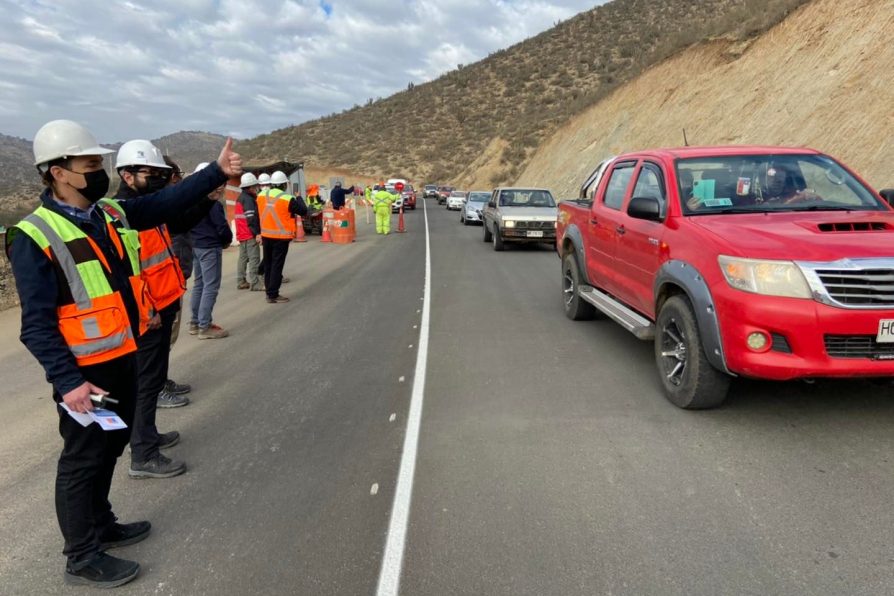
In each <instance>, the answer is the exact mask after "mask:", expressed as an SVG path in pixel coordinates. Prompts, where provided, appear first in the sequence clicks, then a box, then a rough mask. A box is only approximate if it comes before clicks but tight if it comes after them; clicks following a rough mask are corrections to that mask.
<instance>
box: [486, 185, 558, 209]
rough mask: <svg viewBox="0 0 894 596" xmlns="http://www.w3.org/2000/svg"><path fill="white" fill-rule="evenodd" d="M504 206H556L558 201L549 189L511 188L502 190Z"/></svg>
mask: <svg viewBox="0 0 894 596" xmlns="http://www.w3.org/2000/svg"><path fill="white" fill-rule="evenodd" d="M500 205H501V206H503V207H555V206H556V202H555V201H554V200H553V196H552V195H551V194H549V191H547V190H531V189H522V188H519V189H510V190H501V191H500Z"/></svg>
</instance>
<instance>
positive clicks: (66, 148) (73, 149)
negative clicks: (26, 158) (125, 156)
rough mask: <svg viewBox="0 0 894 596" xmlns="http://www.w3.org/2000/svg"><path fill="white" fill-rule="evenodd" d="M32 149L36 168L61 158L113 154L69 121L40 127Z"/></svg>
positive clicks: (75, 123)
mask: <svg viewBox="0 0 894 596" xmlns="http://www.w3.org/2000/svg"><path fill="white" fill-rule="evenodd" d="M33 148H34V165H36V166H39V165H41V164H45V163H47V162H50V161H53V160H54V159H59V158H61V157H77V156H79V155H108V154H109V153H114V151H113V150H112V149H106V148H105V147H100V146H99V143H97V142H96V137H94V136H93V135H92V134H91V133H90V131H89V130H87V129H86V128H84V127H83V126H81V125H80V124H78V123H77V122H72V121H71V120H53V121H52V122H47V123H46V124H44V125H43V126H41V127H40V130H38V131H37V134H36V135H34V145H33Z"/></svg>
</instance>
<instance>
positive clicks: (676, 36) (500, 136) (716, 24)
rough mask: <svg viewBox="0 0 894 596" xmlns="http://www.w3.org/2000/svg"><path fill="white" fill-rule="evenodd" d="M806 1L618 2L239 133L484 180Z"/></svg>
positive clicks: (366, 162) (250, 144)
mask: <svg viewBox="0 0 894 596" xmlns="http://www.w3.org/2000/svg"><path fill="white" fill-rule="evenodd" d="M804 1H805V0H614V1H613V2H610V3H608V4H605V5H602V6H599V7H596V8H594V9H592V10H590V11H587V12H584V13H581V14H579V15H577V16H575V17H573V18H571V19H568V20H567V21H564V22H562V23H559V24H558V25H557V26H555V27H553V28H552V29H549V30H548V31H545V32H544V33H541V34H540V35H537V36H536V37H533V38H531V39H527V40H525V41H523V42H521V43H519V44H516V45H514V46H512V47H510V48H507V49H505V50H501V51H498V52H496V53H494V54H492V55H490V56H488V57H487V58H485V59H484V60H481V61H480V62H477V63H475V64H471V65H457V68H456V69H455V70H453V71H451V72H449V73H447V74H445V75H444V76H442V77H440V78H438V79H436V80H434V81H432V82H430V83H426V84H421V85H413V84H410V85H408V88H407V89H406V90H405V91H403V92H400V93H397V94H395V95H393V96H391V97H389V98H386V99H380V100H376V101H373V100H372V99H371V100H370V101H369V102H367V105H364V106H355V107H354V108H352V109H350V110H347V111H345V112H343V113H340V114H333V115H331V116H328V117H325V118H321V119H319V120H314V121H311V122H306V123H304V124H301V125H299V126H293V127H290V128H285V129H281V130H277V131H274V132H272V133H270V134H266V135H261V136H259V137H256V138H255V139H252V140H249V141H245V142H240V143H238V144H237V147H236V148H237V150H238V151H240V152H241V153H243V154H244V155H248V156H251V158H252V160H255V159H260V160H264V159H279V158H280V156H282V155H300V156H301V157H302V158H303V159H304V161H305V162H306V163H308V164H325V165H327V166H330V167H339V168H344V169H347V170H351V171H354V172H362V173H367V174H376V175H381V176H392V175H395V176H397V175H399V176H401V177H406V178H410V179H413V180H415V181H416V182H417V183H419V182H423V181H433V182H447V181H450V182H453V183H456V184H459V185H461V186H468V185H469V183H470V182H472V181H477V180H479V179H481V178H482V174H483V175H484V177H485V178H486V180H485V182H486V184H485V186H488V185H495V184H499V183H504V182H509V181H512V180H514V179H515V178H516V177H517V176H518V175H519V174H520V173H521V172H522V171H523V169H524V168H525V166H526V165H527V163H528V161H529V160H530V158H531V156H532V155H533V154H534V152H535V151H536V150H537V148H538V146H539V145H540V143H541V142H542V141H543V139H545V138H546V137H548V136H550V135H551V134H552V132H553V131H554V130H555V129H556V128H557V127H559V126H561V125H563V124H564V123H565V122H567V121H568V119H569V118H571V117H572V116H574V115H576V114H578V113H580V112H581V111H583V110H584V109H586V108H587V107H589V106H591V105H593V104H594V103H596V102H597V101H599V100H600V99H601V98H603V97H605V96H606V95H607V94H608V93H610V92H611V91H613V90H615V89H617V88H618V87H619V86H620V85H621V84H623V83H625V82H627V81H629V80H631V79H633V78H634V77H635V76H637V75H638V74H640V73H642V72H644V71H646V70H647V69H648V68H650V67H651V66H653V65H655V64H657V63H659V62H661V61H662V60H664V59H666V58H668V57H669V56H672V55H674V54H675V53H677V52H679V51H681V50H682V49H684V48H686V47H688V46H690V45H692V44H693V43H696V42H699V41H702V40H705V39H708V38H711V37H716V36H719V35H729V36H732V37H734V38H736V39H748V38H752V37H754V36H756V35H758V34H759V33H761V32H763V31H766V30H767V29H769V28H770V27H772V26H773V25H775V24H776V23H778V22H779V21H780V20H781V19H783V18H784V17H785V16H786V15H787V14H788V13H789V12H790V11H791V10H793V9H794V8H796V7H798V6H799V5H801V4H803V3H804Z"/></svg>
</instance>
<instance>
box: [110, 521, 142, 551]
mask: <svg viewBox="0 0 894 596" xmlns="http://www.w3.org/2000/svg"><path fill="white" fill-rule="evenodd" d="M151 529H152V524H150V523H149V522H147V521H138V522H133V523H132V524H119V523H117V522H116V523H113V524H112V525H111V526H109V527H108V528H106V529H105V530H103V532H102V533H101V534H100V535H99V542H100V544H99V548H100V549H102V550H108V549H110V548H118V547H120V546H128V545H130V544H136V543H137V542H139V541H141V540H143V539H144V538H146V536H148V535H149V530H151Z"/></svg>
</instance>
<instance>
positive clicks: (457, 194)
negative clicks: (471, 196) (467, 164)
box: [450, 190, 466, 199]
mask: <svg viewBox="0 0 894 596" xmlns="http://www.w3.org/2000/svg"><path fill="white" fill-rule="evenodd" d="M450 196H451V197H459V198H461V199H464V198H466V193H464V192H463V191H461V190H454V191H453V192H452V193H450Z"/></svg>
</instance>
